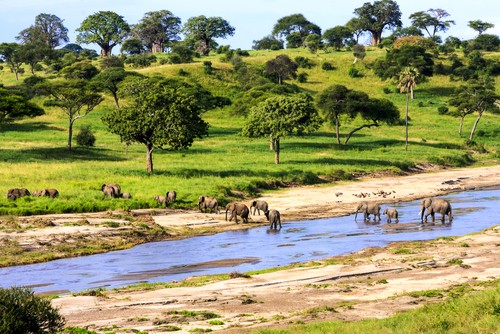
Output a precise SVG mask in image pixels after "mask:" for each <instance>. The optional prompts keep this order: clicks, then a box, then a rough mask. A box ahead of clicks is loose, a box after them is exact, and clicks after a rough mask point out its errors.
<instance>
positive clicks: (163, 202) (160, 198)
mask: <svg viewBox="0 0 500 334" xmlns="http://www.w3.org/2000/svg"><path fill="white" fill-rule="evenodd" d="M153 199H154V200H155V201H156V202H157V203H158V204H160V205H162V206H167V199H166V198H165V196H160V195H155V197H153Z"/></svg>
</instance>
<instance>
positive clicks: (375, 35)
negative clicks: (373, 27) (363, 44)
mask: <svg viewBox="0 0 500 334" xmlns="http://www.w3.org/2000/svg"><path fill="white" fill-rule="evenodd" d="M370 33H371V34H372V46H377V45H379V44H380V41H381V40H382V32H381V31H380V32H379V31H370Z"/></svg>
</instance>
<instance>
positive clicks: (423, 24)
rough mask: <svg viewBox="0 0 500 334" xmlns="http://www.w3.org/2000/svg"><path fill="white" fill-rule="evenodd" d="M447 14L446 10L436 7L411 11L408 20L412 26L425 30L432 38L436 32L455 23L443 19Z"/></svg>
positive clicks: (443, 30)
mask: <svg viewBox="0 0 500 334" xmlns="http://www.w3.org/2000/svg"><path fill="white" fill-rule="evenodd" d="M448 16H450V14H448V12H447V11H445V10H443V9H439V8H438V9H429V10H427V11H425V12H423V11H420V12H416V13H413V14H411V15H410V20H411V23H412V25H413V26H414V27H416V28H419V29H423V30H425V31H426V32H427V34H428V36H429V38H434V37H436V34H437V33H438V32H446V31H448V29H449V28H450V26H451V25H452V24H455V21H453V20H445V18H446V17H448Z"/></svg>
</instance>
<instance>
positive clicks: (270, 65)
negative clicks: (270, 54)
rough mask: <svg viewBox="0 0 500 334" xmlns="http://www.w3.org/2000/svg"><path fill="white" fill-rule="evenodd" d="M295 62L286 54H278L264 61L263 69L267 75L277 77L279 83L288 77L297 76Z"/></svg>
mask: <svg viewBox="0 0 500 334" xmlns="http://www.w3.org/2000/svg"><path fill="white" fill-rule="evenodd" d="M297 68H298V66H297V64H296V63H294V62H293V61H292V60H291V59H290V58H289V57H288V56H287V55H279V56H277V57H276V58H274V59H271V60H269V61H267V62H266V65H265V68H264V71H265V72H266V74H267V75H269V76H271V77H275V78H277V79H278V83H279V84H280V85H281V84H282V83H283V80H285V79H287V78H288V77H292V78H294V79H295V78H296V77H297Z"/></svg>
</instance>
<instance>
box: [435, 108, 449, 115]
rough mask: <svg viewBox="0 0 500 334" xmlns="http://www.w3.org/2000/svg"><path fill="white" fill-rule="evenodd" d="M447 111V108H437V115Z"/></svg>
mask: <svg viewBox="0 0 500 334" xmlns="http://www.w3.org/2000/svg"><path fill="white" fill-rule="evenodd" d="M448 111H449V109H448V107H445V106H441V107H439V108H438V114H439V115H444V114H446V113H447V112H448Z"/></svg>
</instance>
